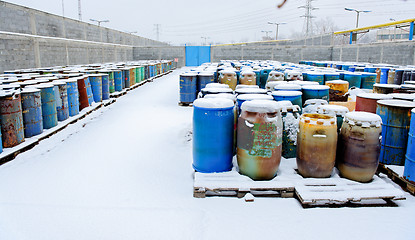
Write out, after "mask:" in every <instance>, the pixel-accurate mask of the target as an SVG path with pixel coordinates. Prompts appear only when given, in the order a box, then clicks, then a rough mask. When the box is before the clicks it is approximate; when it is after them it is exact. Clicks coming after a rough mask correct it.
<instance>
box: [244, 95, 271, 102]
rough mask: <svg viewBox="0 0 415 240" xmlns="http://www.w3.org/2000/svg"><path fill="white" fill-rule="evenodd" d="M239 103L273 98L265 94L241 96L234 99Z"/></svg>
mask: <svg viewBox="0 0 415 240" xmlns="http://www.w3.org/2000/svg"><path fill="white" fill-rule="evenodd" d="M236 99H238V100H241V101H250V100H274V98H273V97H271V96H270V95H267V94H241V95H238V97H237V98H236Z"/></svg>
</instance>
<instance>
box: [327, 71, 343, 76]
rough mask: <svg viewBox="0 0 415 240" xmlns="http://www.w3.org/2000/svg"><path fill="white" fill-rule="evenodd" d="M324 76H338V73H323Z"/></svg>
mask: <svg viewBox="0 0 415 240" xmlns="http://www.w3.org/2000/svg"><path fill="white" fill-rule="evenodd" d="M324 75H327V76H340V73H338V72H324Z"/></svg>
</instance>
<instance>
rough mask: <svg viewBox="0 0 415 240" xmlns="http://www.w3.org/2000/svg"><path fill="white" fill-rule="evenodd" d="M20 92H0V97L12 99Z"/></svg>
mask: <svg viewBox="0 0 415 240" xmlns="http://www.w3.org/2000/svg"><path fill="white" fill-rule="evenodd" d="M19 93H20V90H14V89H10V90H0V97H12V96H14V95H15V94H19Z"/></svg>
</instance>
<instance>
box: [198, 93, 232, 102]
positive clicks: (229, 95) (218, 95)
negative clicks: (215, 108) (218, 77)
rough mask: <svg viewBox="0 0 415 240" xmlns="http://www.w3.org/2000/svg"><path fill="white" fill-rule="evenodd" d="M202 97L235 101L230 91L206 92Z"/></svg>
mask: <svg viewBox="0 0 415 240" xmlns="http://www.w3.org/2000/svg"><path fill="white" fill-rule="evenodd" d="M203 98H226V99H230V100H232V101H234V102H235V100H236V98H235V95H233V94H230V93H218V94H206V95H205V96H204V97H203Z"/></svg>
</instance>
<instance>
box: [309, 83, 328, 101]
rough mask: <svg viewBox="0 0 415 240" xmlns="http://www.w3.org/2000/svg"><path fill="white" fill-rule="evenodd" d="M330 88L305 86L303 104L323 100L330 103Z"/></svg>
mask: <svg viewBox="0 0 415 240" xmlns="http://www.w3.org/2000/svg"><path fill="white" fill-rule="evenodd" d="M329 89H330V87H329V86H326V85H305V86H303V90H302V92H303V97H302V98H303V104H304V103H305V101H307V100H309V99H323V100H326V101H329Z"/></svg>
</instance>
